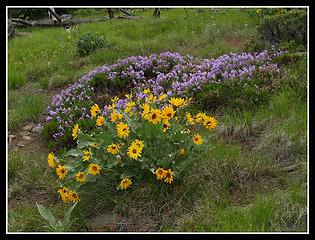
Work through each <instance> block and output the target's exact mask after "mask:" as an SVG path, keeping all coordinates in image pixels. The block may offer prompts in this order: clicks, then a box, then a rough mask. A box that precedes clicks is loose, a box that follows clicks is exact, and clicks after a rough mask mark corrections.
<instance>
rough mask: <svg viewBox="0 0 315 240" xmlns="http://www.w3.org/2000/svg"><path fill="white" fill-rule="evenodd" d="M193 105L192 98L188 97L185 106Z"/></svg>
mask: <svg viewBox="0 0 315 240" xmlns="http://www.w3.org/2000/svg"><path fill="white" fill-rule="evenodd" d="M190 103H191V98H188V97H186V100H185V101H184V102H183V105H184V106H188V105H189V104H190Z"/></svg>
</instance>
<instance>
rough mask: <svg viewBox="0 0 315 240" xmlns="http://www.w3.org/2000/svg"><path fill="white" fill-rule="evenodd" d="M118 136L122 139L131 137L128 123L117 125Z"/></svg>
mask: <svg viewBox="0 0 315 240" xmlns="http://www.w3.org/2000/svg"><path fill="white" fill-rule="evenodd" d="M116 129H117V135H118V137H120V138H126V137H128V136H129V133H130V130H129V127H128V124H127V123H123V122H120V123H118V124H117V125H116Z"/></svg>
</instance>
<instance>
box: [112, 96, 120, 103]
mask: <svg viewBox="0 0 315 240" xmlns="http://www.w3.org/2000/svg"><path fill="white" fill-rule="evenodd" d="M118 99H119V97H117V96H115V97H114V98H113V99H111V101H112V102H113V103H115V102H117V101H118Z"/></svg>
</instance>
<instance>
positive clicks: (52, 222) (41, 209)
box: [36, 202, 56, 228]
mask: <svg viewBox="0 0 315 240" xmlns="http://www.w3.org/2000/svg"><path fill="white" fill-rule="evenodd" d="M36 205H37V209H38V211H39V213H40V215H41V216H42V217H43V218H44V219H46V220H47V221H48V222H49V225H50V226H51V227H53V228H55V226H56V219H55V217H54V215H53V214H52V212H51V211H50V210H49V209H47V208H45V207H44V206H43V205H41V204H38V203H37V202H36Z"/></svg>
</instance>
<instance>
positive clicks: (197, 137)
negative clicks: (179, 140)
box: [193, 133, 203, 145]
mask: <svg viewBox="0 0 315 240" xmlns="http://www.w3.org/2000/svg"><path fill="white" fill-rule="evenodd" d="M193 141H194V143H195V144H196V145H199V144H202V143H203V139H202V137H201V136H200V135H199V134H198V133H197V134H195V135H194V138H193Z"/></svg>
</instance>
